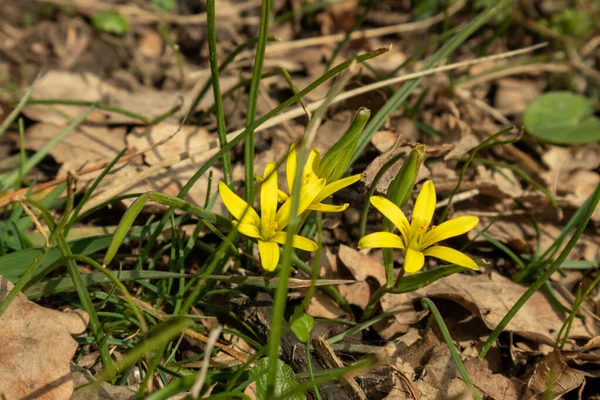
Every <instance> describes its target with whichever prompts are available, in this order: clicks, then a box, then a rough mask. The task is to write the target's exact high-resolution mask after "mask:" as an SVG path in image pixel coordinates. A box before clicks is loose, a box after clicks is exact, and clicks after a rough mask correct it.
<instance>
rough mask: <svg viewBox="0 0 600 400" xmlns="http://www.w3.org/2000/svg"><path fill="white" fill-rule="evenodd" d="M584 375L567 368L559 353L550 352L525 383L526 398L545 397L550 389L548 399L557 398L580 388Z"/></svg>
mask: <svg viewBox="0 0 600 400" xmlns="http://www.w3.org/2000/svg"><path fill="white" fill-rule="evenodd" d="M584 380H585V374H584V373H583V372H581V371H578V370H576V369H573V368H571V367H569V366H568V365H567V364H566V363H565V361H564V360H563V358H562V356H561V355H560V353H559V352H556V351H555V352H552V353H550V354H549V355H548V357H546V359H544V360H543V361H542V362H541V363H540V364H538V365H537V367H536V369H535V371H534V373H533V376H532V377H531V379H529V382H528V383H527V391H528V392H527V397H528V398H531V397H535V396H538V395H545V394H546V393H547V389H548V388H551V391H550V393H549V397H545V398H551V399H554V398H557V397H560V396H562V395H564V394H566V393H568V392H570V391H571V390H575V389H577V388H578V387H580V386H581V385H582V384H583V382H584Z"/></svg>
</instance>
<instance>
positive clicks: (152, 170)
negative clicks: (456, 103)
mask: <svg viewBox="0 0 600 400" xmlns="http://www.w3.org/2000/svg"><path fill="white" fill-rule="evenodd" d="M546 45H547V43H541V44H536V45H534V46H530V47H525V48H523V49H519V50H514V51H509V52H506V53H501V54H496V55H493V56H487V57H481V58H477V59H474V60H468V61H461V62H457V63H453V64H449V65H445V66H442V67H437V68H432V69H429V70H427V71H422V72H415V73H412V74H407V75H403V76H399V77H394V78H390V79H386V80H383V81H380V82H375V83H372V84H370V85H366V86H362V87H359V88H356V89H353V90H349V91H347V92H344V93H341V94H340V95H338V96H337V97H336V98H335V99H333V101H332V104H335V103H339V102H341V101H344V100H346V99H349V98H352V97H355V96H359V95H361V94H364V93H367V92H370V91H373V90H376V89H380V88H382V87H386V86H389V85H393V84H396V83H400V82H404V81H408V80H411V79H415V78H419V77H421V76H428V75H433V74H436V73H438V72H444V71H449V70H453V69H457V68H462V67H467V66H470V65H475V64H481V63H484V62H488V61H494V60H500V59H504V58H508V57H514V56H518V55H522V54H526V53H529V52H532V51H534V50H537V49H539V48H542V47H545V46H546ZM538 65H539V64H538ZM501 72H502V71H501ZM490 75H492V74H490ZM471 82H472V81H470V82H468V83H471ZM466 84H467V83H465V84H463V85H462V87H464V85H466ZM322 103H323V100H318V101H315V102H313V103H310V104H307V105H306V108H307V109H308V110H309V111H314V110H316V109H317V108H318V107H319V106H320V105H321V104H322ZM303 115H305V111H304V109H303V108H302V107H297V108H295V109H293V110H290V111H287V112H284V113H281V114H279V115H278V116H275V117H273V118H271V119H270V120H268V121H266V122H265V123H264V124H262V125H261V126H259V127H257V128H256V130H255V132H260V131H263V130H265V129H268V128H271V127H273V126H276V125H279V124H281V123H283V122H286V121H289V120H292V119H295V118H297V117H300V116H303ZM243 131H244V129H238V130H236V131H234V132H232V133H229V134H227V141H228V142H229V141H231V140H232V139H233V138H235V137H237V136H238V135H239V134H241V133H242V132H243ZM156 146H157V145H154V146H153V147H152V148H154V147H156ZM217 148H218V142H217V141H216V140H213V141H211V142H208V143H207V144H204V145H202V146H198V147H196V148H192V149H190V150H189V151H186V152H183V153H180V154H178V155H177V156H175V157H173V158H170V159H167V160H163V161H162V162H160V163H159V164H156V165H153V166H151V167H149V168H147V169H146V170H145V171H143V172H141V173H139V174H138V175H136V176H135V178H134V179H132V180H130V181H127V182H123V183H121V184H120V185H115V186H112V187H111V188H110V189H108V190H107V191H106V192H104V193H103V194H101V195H100V196H97V197H95V198H94V199H90V200H89V201H88V202H87V203H86V205H85V207H84V209H83V210H82V212H84V211H86V210H89V209H91V208H93V207H95V206H97V205H99V204H102V203H103V202H105V201H107V200H109V199H111V198H113V197H114V196H116V195H118V194H120V193H122V192H124V191H125V190H127V189H129V188H131V187H133V186H135V185H137V184H138V183H139V182H141V181H142V180H144V179H146V178H148V177H151V176H153V175H155V174H157V173H158V172H159V171H160V170H162V169H163V168H167V167H170V166H172V165H175V164H177V163H179V162H181V161H184V160H187V159H188V158H191V157H193V156H196V155H198V154H202V153H205V152H207V151H210V150H215V149H217ZM148 150H149V149H146V150H144V151H148ZM130 158H132V156H126V157H123V159H122V160H128V159H130ZM106 165H107V163H104V164H103V166H102V167H100V168H96V169H95V170H98V169H102V168H105V167H106ZM84 173H87V172H84ZM62 182H64V180H60V182H57V183H55V184H58V183H62ZM50 183H51V182H48V183H47V184H45V185H48V186H45V187H44V188H46V187H51V186H54V185H55V184H50ZM34 190H35V189H34ZM7 197H8V196H7ZM5 199H6V200H5ZM5 201H6V203H5ZM10 201H11V199H10V198H8V199H7V198H3V199H0V207H1V206H3V205H5V204H8V203H10Z"/></svg>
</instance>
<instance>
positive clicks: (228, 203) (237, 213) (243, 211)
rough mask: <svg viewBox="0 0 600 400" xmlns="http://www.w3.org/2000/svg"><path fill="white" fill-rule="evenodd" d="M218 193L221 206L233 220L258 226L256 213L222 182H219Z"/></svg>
mask: <svg viewBox="0 0 600 400" xmlns="http://www.w3.org/2000/svg"><path fill="white" fill-rule="evenodd" d="M219 193H220V194H221V199H222V200H223V204H225V207H227V210H229V212H230V213H231V215H233V218H235V219H236V220H238V221H239V222H240V223H244V224H252V225H256V226H260V218H259V216H258V214H257V213H256V211H254V209H253V208H252V207H250V206H249V205H248V203H246V202H245V201H244V200H242V198H241V197H239V196H238V195H237V194H235V193H233V191H232V190H231V189H229V187H227V185H226V184H225V182H223V181H221V182H219Z"/></svg>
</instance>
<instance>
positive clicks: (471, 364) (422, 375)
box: [386, 329, 522, 400]
mask: <svg viewBox="0 0 600 400" xmlns="http://www.w3.org/2000/svg"><path fill="white" fill-rule="evenodd" d="M423 336H424V337H423V339H421V340H418V341H417V342H415V343H414V344H412V345H411V346H409V347H398V351H397V352H396V354H395V356H394V359H393V364H392V365H394V369H395V371H396V373H395V374H393V375H399V374H403V375H404V377H405V378H406V380H407V381H410V388H409V387H408V386H407V382H406V381H405V382H402V383H401V382H398V383H397V384H396V385H394V388H393V389H392V392H391V393H390V394H388V396H387V397H386V399H388V400H392V399H394V400H396V399H414V394H418V395H419V397H420V398H424V399H449V398H463V396H464V398H465V399H467V398H471V396H470V395H469V391H468V388H467V385H466V384H465V383H464V381H463V380H462V378H461V377H460V374H459V373H458V370H457V369H456V366H455V364H454V362H453V361H452V357H451V355H450V350H449V349H448V346H447V345H446V343H444V342H443V341H442V340H441V339H440V338H439V337H438V336H437V335H436V334H435V333H434V332H433V331H432V330H431V329H427V331H426V332H425V334H424V335H423ZM463 363H464V366H465V369H466V370H467V374H468V375H469V377H470V378H471V381H472V382H473V385H474V386H475V388H476V389H477V391H478V392H479V395H480V396H482V397H484V396H485V397H486V398H491V399H495V400H505V399H514V400H516V399H519V398H520V393H521V391H522V384H521V383H520V382H518V381H517V380H510V379H508V378H506V377H504V376H502V375H501V374H494V373H493V372H492V371H491V370H490V368H489V366H488V363H487V361H486V360H483V359H481V358H479V357H463ZM411 390H414V392H416V393H414V394H413V393H411Z"/></svg>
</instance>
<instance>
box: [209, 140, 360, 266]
mask: <svg viewBox="0 0 600 400" xmlns="http://www.w3.org/2000/svg"><path fill="white" fill-rule="evenodd" d="M319 161H320V155H319V151H318V150H317V149H314V150H312V151H311V152H310V156H309V158H308V161H307V163H306V166H305V167H304V170H303V171H302V185H301V189H300V202H299V208H298V213H299V214H302V213H303V212H305V211H306V210H317V211H322V212H340V211H344V210H345V209H346V208H348V204H343V205H331V204H323V203H322V202H323V201H324V200H325V199H326V198H328V197H329V196H331V195H332V194H333V193H335V192H337V191H339V190H340V189H343V188H345V187H346V186H349V185H351V184H353V183H355V182H356V181H358V180H359V179H360V174H358V175H354V176H350V177H348V178H343V179H339V180H335V181H332V182H327V180H326V178H324V177H320V176H319V170H318V166H319ZM296 163H297V161H296V150H295V148H293V147H292V148H291V150H290V153H289V155H288V162H287V168H286V176H287V184H288V188H289V189H290V190H291V188H293V187H294V177H295V176H296ZM276 168H277V164H276V163H274V162H270V163H269V164H267V166H266V168H265V171H264V173H263V176H262V177H259V178H258V180H259V181H260V182H261V187H260V212H261V215H260V216H259V215H258V213H257V212H256V211H255V210H254V209H253V208H252V207H251V206H250V205H249V204H248V203H247V202H246V201H244V200H243V199H242V198H240V197H239V196H238V195H236V194H235V193H234V192H233V191H232V190H231V189H230V188H229V187H227V185H226V184H225V183H224V182H219V193H220V194H221V198H222V200H223V203H224V204H225V207H227V210H229V212H230V213H231V215H232V216H233V218H234V219H235V221H234V223H235V224H236V225H237V228H238V231H239V232H240V233H241V234H242V235H244V236H247V237H250V238H253V239H256V240H257V242H258V251H259V253H260V258H261V264H262V267H263V268H264V269H265V270H267V271H273V270H274V269H275V268H276V267H277V264H278V263H279V245H280V244H284V243H285V239H286V232H285V228H286V227H287V225H288V223H289V220H290V216H291V215H290V214H291V209H292V199H291V197H290V196H289V195H288V194H287V193H285V192H284V191H282V190H280V189H279V185H278V179H277V171H276ZM278 203H283V204H281V206H280V207H279V209H278V208H277V206H278ZM292 246H294V247H295V248H297V249H301V250H306V251H314V250H316V249H317V244H316V243H315V242H314V241H312V240H310V239H308V238H305V237H303V236H300V235H294V237H293V242H292Z"/></svg>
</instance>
